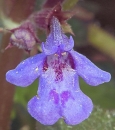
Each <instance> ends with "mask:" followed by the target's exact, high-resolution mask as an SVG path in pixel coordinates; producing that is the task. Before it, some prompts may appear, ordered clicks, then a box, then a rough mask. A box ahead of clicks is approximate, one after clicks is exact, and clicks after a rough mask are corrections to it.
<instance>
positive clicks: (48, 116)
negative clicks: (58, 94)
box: [28, 96, 60, 125]
mask: <svg viewBox="0 0 115 130" xmlns="http://www.w3.org/2000/svg"><path fill="white" fill-rule="evenodd" d="M28 112H29V113H30V115H31V116H32V117H34V118H35V119H36V120H37V121H39V122H40V123H41V124H44V125H53V124H54V123H56V122H57V121H58V119H59V118H60V115H59V105H58V104H57V105H56V104H54V102H53V100H48V98H47V96H45V97H41V98H40V99H39V98H38V97H37V96H35V97H33V98H32V99H31V100H30V101H29V102H28Z"/></svg>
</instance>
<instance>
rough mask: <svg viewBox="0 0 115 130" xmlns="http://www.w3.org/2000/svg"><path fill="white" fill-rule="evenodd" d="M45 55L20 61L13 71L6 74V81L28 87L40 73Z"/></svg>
mask: <svg viewBox="0 0 115 130" xmlns="http://www.w3.org/2000/svg"><path fill="white" fill-rule="evenodd" d="M45 57H46V56H45V54H43V53H41V54H38V55H35V56H33V57H30V58H28V59H26V60H24V61H22V62H21V63H20V64H19V65H18V66H17V67H16V68H15V69H13V70H10V71H8V72H7V73H6V80H7V81H8V82H10V83H12V84H14V85H17V86H21V87H26V86H28V85H30V84H31V83H32V82H33V81H34V80H35V79H36V78H37V77H38V76H39V75H40V74H41V71H42V64H43V61H44V58H45Z"/></svg>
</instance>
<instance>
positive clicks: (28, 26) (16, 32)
mask: <svg viewBox="0 0 115 130" xmlns="http://www.w3.org/2000/svg"><path fill="white" fill-rule="evenodd" d="M10 32H12V35H11V37H10V43H9V45H8V46H7V47H6V48H5V49H8V48H10V47H12V46H17V47H18V48H21V49H24V50H26V51H30V50H31V49H32V48H33V46H34V45H35V44H36V43H39V42H40V40H39V39H38V38H37V36H36V30H35V28H34V25H33V24H32V23H31V22H29V21H26V22H24V23H23V24H22V25H21V26H20V27H18V28H15V29H12V30H10Z"/></svg>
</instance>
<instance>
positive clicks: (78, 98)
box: [62, 90, 93, 125]
mask: <svg viewBox="0 0 115 130" xmlns="http://www.w3.org/2000/svg"><path fill="white" fill-rule="evenodd" d="M92 109H93V103H92V101H91V99H90V98H89V97H88V96H86V95H85V94H84V93H82V91H81V90H77V91H75V92H74V91H73V93H71V94H70V97H69V99H68V101H67V102H66V103H65V106H64V107H62V115H63V118H64V121H65V122H66V123H67V124H68V125H77V124H79V123H81V122H82V121H84V120H85V119H87V118H88V117H89V116H90V114H91V112H92Z"/></svg>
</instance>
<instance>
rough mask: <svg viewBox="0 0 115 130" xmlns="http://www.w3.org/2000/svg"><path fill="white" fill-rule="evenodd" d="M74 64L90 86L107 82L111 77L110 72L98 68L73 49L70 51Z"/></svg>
mask: <svg viewBox="0 0 115 130" xmlns="http://www.w3.org/2000/svg"><path fill="white" fill-rule="evenodd" d="M70 53H71V55H72V56H73V58H74V60H75V64H76V70H77V72H78V75H80V76H81V77H82V78H83V79H84V80H85V81H86V83H88V84H89V85H92V86H97V85H99V84H102V83H104V82H109V81H110V79H111V75H110V73H108V72H106V71H103V70H101V69H99V68H98V67H97V66H96V65H94V64H93V63H92V62H91V61H90V60H89V59H87V58H86V57H85V56H84V55H82V54H79V53H78V52H75V51H73V50H72V51H70Z"/></svg>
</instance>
